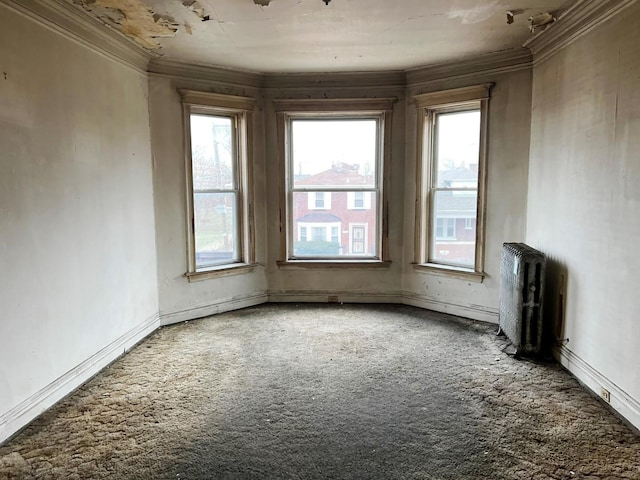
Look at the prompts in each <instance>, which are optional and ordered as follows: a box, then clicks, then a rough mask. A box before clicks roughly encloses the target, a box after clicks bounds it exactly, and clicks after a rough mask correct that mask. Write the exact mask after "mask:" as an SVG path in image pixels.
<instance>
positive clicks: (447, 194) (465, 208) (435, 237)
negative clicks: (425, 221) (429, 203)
mask: <svg viewBox="0 0 640 480" xmlns="http://www.w3.org/2000/svg"><path fill="white" fill-rule="evenodd" d="M476 202H477V193H476V191H475V190H471V191H459V190H454V191H444V192H443V191H440V192H435V197H434V208H433V216H432V223H431V232H432V234H431V235H432V238H431V254H430V259H429V260H430V261H433V262H436V263H445V264H449V265H458V266H464V267H469V268H473V267H474V266H475V258H476Z"/></svg>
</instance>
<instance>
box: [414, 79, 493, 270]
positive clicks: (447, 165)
mask: <svg viewBox="0 0 640 480" xmlns="http://www.w3.org/2000/svg"><path fill="white" fill-rule="evenodd" d="M490 87H491V86H490V85H480V86H474V87H465V88H460V89H455V90H447V91H443V92H435V93H427V94H422V95H418V96H416V97H415V99H416V103H417V105H418V112H419V113H418V123H419V133H420V135H419V151H420V152H421V156H420V162H419V165H418V169H419V174H418V176H417V177H418V178H417V181H418V185H417V187H418V189H417V191H418V195H419V198H418V202H417V205H419V208H418V211H417V212H416V224H417V226H418V234H419V237H420V241H419V242H417V243H418V245H417V249H416V264H418V265H425V266H428V267H432V268H438V267H444V268H447V269H451V268H453V269H458V270H461V271H468V272H471V273H479V274H480V273H481V272H482V269H483V258H484V251H483V241H484V211H485V198H486V193H485V184H486V180H485V179H486V143H487V141H486V125H487V112H488V101H489V91H490ZM463 226H464V228H463Z"/></svg>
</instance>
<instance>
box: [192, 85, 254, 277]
mask: <svg viewBox="0 0 640 480" xmlns="http://www.w3.org/2000/svg"><path fill="white" fill-rule="evenodd" d="M181 94H182V98H183V108H184V125H185V137H186V139H187V141H186V142H185V148H186V153H185V159H186V170H187V172H186V173H187V179H188V198H187V206H188V215H187V217H188V227H189V228H188V233H189V235H188V252H189V265H188V272H187V275H188V276H189V275H195V274H200V273H204V272H210V271H212V270H220V269H224V268H231V267H233V268H235V267H238V266H242V265H246V264H250V263H252V262H253V245H252V244H253V242H252V239H250V238H249V231H250V230H251V229H250V228H249V223H250V222H251V221H252V219H251V218H250V217H249V215H248V213H249V211H250V204H251V198H250V196H249V195H247V191H248V189H247V184H248V181H249V177H250V168H249V167H250V164H249V158H248V151H249V149H248V138H249V136H250V132H249V130H248V129H249V118H250V115H251V111H252V109H253V99H249V98H244V97H229V96H225V95H218V94H210V93H204V92H195V91H191V90H182V91H181Z"/></svg>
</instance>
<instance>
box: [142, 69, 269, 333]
mask: <svg viewBox="0 0 640 480" xmlns="http://www.w3.org/2000/svg"><path fill="white" fill-rule="evenodd" d="M179 88H185V89H193V90H200V91H215V92H217V93H224V94H229V95H240V96H245V97H252V98H255V99H256V100H257V101H258V104H257V106H256V111H255V112H254V115H253V118H254V125H253V138H254V145H253V151H254V155H253V170H254V185H253V194H254V196H255V199H256V202H255V220H256V262H257V263H258V264H259V265H258V267H257V268H256V269H255V270H254V271H253V272H251V273H242V274H227V275H223V276H220V277H217V278H210V279H204V280H200V281H197V282H193V283H189V281H188V280H187V278H186V276H185V273H186V272H187V269H188V266H187V213H186V212H187V206H186V205H187V203H186V202H187V193H186V185H187V183H186V177H185V175H186V171H185V160H184V158H185V157H184V138H183V137H184V135H183V123H182V121H183V119H182V103H181V98H180V94H179V92H178V89H179ZM149 111H150V116H151V138H152V152H153V165H154V196H155V212H156V241H157V245H158V258H157V262H158V279H157V282H158V293H159V299H160V300H159V301H160V319H161V322H162V323H164V324H168V323H175V322H179V321H183V320H189V319H193V318H198V317H203V316H206V315H211V314H213V313H218V312H220V311H224V310H231V309H235V308H242V307H245V306H248V305H255V304H258V303H263V302H265V301H266V300H267V296H266V290H267V283H266V277H265V273H264V266H263V265H265V264H266V251H267V245H266V241H265V237H266V235H265V231H266V226H265V221H264V218H265V204H264V196H265V187H264V177H265V173H264V172H265V165H264V154H263V152H264V134H263V121H262V118H263V116H262V101H261V99H260V96H259V92H257V91H256V89H254V88H243V87H229V86H221V85H220V83H213V82H202V81H196V80H190V79H181V78H173V77H168V76H160V75H151V76H150V78H149Z"/></svg>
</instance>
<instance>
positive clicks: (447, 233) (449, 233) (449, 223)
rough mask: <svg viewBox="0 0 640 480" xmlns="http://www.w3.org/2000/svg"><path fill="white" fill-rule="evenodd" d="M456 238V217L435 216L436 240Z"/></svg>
mask: <svg viewBox="0 0 640 480" xmlns="http://www.w3.org/2000/svg"><path fill="white" fill-rule="evenodd" d="M455 238H456V219H455V218H436V240H445V239H449V240H455Z"/></svg>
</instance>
